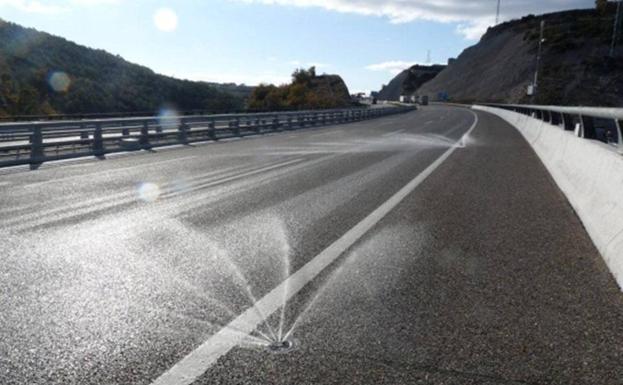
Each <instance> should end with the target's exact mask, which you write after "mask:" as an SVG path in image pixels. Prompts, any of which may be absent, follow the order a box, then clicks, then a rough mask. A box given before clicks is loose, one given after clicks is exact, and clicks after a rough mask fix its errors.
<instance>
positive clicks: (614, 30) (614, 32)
mask: <svg viewBox="0 0 623 385" xmlns="http://www.w3.org/2000/svg"><path fill="white" fill-rule="evenodd" d="M621 1H622V0H619V1H617V10H616V15H615V16H614V27H613V28H612V44H611V45H610V57H614V50H615V48H616V45H617V39H618V37H619V24H620V23H619V19H620V17H621Z"/></svg>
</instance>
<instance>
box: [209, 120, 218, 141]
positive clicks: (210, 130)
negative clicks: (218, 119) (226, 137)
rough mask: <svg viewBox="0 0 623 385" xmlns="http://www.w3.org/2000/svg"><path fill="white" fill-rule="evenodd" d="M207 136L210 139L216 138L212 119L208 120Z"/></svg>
mask: <svg viewBox="0 0 623 385" xmlns="http://www.w3.org/2000/svg"><path fill="white" fill-rule="evenodd" d="M208 137H209V138H210V139H212V140H216V139H217V138H216V125H215V124H214V120H210V121H209V122H208Z"/></svg>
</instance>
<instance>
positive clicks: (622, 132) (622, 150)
mask: <svg viewBox="0 0 623 385" xmlns="http://www.w3.org/2000/svg"><path fill="white" fill-rule="evenodd" d="M614 124H615V126H616V128H617V137H618V139H619V140H618V143H617V150H618V152H619V154H621V155H623V120H618V119H614Z"/></svg>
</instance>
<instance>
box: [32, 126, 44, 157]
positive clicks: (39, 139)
mask: <svg viewBox="0 0 623 385" xmlns="http://www.w3.org/2000/svg"><path fill="white" fill-rule="evenodd" d="M43 158H44V153H43V133H42V132H41V127H33V128H32V134H31V135H30V162H31V163H40V162H42V161H43Z"/></svg>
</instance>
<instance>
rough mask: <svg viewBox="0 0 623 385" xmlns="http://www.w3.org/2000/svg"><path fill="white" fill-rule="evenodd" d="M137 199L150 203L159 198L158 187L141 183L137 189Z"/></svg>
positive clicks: (153, 184)
mask: <svg viewBox="0 0 623 385" xmlns="http://www.w3.org/2000/svg"><path fill="white" fill-rule="evenodd" d="M137 193H138V198H139V199H140V200H142V201H143V202H147V203H152V202H155V201H157V200H158V198H159V197H160V193H161V192H160V187H158V185H157V184H155V183H149V182H145V183H141V184H140V185H139V186H138V189H137Z"/></svg>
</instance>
